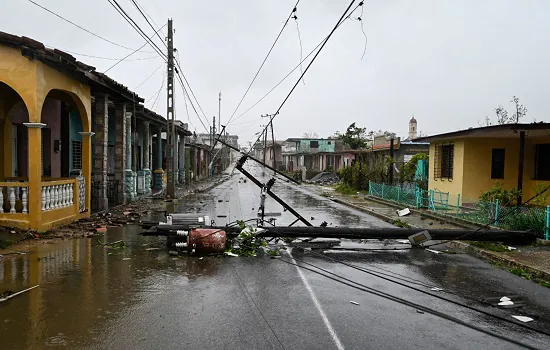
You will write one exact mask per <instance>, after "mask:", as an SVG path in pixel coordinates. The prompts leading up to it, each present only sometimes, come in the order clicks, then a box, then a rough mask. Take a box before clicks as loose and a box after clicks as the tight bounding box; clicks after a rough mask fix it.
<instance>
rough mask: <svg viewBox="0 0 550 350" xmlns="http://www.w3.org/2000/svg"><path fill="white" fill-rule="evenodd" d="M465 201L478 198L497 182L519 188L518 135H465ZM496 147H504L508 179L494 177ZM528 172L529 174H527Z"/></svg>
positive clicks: (463, 194) (506, 176)
mask: <svg viewBox="0 0 550 350" xmlns="http://www.w3.org/2000/svg"><path fill="white" fill-rule="evenodd" d="M464 143H465V152H464V184H463V188H462V196H463V197H464V202H466V203H467V202H473V201H476V200H477V199H478V198H479V196H480V195H481V194H482V193H483V192H486V191H487V190H489V189H490V188H491V187H493V186H494V185H495V184H496V183H497V182H499V183H501V184H502V185H503V187H504V188H505V189H513V188H517V185H518V166H519V136H518V139H517V140H516V139H506V138H501V139H495V138H490V139H485V138H483V139H465V140H464ZM493 148H504V150H505V151H504V179H491V162H492V152H493ZM524 176H525V175H524Z"/></svg>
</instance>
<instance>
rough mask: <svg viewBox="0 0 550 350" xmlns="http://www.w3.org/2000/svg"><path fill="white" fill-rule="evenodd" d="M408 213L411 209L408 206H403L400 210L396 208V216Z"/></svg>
mask: <svg viewBox="0 0 550 350" xmlns="http://www.w3.org/2000/svg"><path fill="white" fill-rule="evenodd" d="M410 213H411V210H410V209H409V208H405V209H402V210H397V216H399V217H401V216H407V215H410Z"/></svg>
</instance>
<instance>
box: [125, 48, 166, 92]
mask: <svg viewBox="0 0 550 350" xmlns="http://www.w3.org/2000/svg"><path fill="white" fill-rule="evenodd" d="M155 57H156V56H155ZM163 66H164V64H161V65H160V66H158V67H157V69H155V70H154V71H153V73H151V74H150V75H149V76H148V77H147V78H145V80H144V81H142V82H141V83H139V85H138V86H136V87H135V88H133V89H132V90H136V89H137V88H138V87H140V86H141V85H143V84H145V83H146V82H147V81H148V80H149V79H151V77H152V76H153V74H155V73H156V72H157V71H158V70H159V69H161V68H162V67H163Z"/></svg>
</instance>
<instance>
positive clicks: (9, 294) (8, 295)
mask: <svg viewBox="0 0 550 350" xmlns="http://www.w3.org/2000/svg"><path fill="white" fill-rule="evenodd" d="M38 286H40V285H38V284H37V285H36V286H34V287H30V288H27V289H24V290H22V291H20V292H17V293H14V292H12V291H6V292H4V293H2V294H0V303H1V302H3V301H6V300H9V299H11V298H13V297H15V296H18V295H20V294H23V293H26V292H28V291H30V290H32V289H34V288H36V287H38Z"/></svg>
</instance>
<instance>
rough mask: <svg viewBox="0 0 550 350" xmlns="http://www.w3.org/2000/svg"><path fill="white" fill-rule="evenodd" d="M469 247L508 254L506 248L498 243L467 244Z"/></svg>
mask: <svg viewBox="0 0 550 350" xmlns="http://www.w3.org/2000/svg"><path fill="white" fill-rule="evenodd" d="M469 244H470V245H472V246H474V247H478V248H481V249H485V250H490V251H492V252H499V253H502V252H508V251H509V250H508V246H505V245H504V244H502V243H500V242H469Z"/></svg>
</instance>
